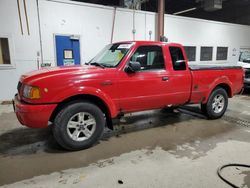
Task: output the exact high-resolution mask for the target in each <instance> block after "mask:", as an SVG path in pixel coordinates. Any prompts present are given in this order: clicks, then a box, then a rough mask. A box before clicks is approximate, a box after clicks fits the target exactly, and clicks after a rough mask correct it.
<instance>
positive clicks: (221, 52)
mask: <svg viewBox="0 0 250 188" xmlns="http://www.w3.org/2000/svg"><path fill="white" fill-rule="evenodd" d="M227 53H228V47H217V54H216V60H227Z"/></svg>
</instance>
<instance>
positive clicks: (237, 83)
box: [15, 41, 243, 128]
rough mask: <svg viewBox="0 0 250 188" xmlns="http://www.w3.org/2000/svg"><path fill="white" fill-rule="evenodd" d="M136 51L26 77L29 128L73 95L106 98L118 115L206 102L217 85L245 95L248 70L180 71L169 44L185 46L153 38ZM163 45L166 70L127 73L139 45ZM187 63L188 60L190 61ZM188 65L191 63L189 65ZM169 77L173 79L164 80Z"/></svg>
mask: <svg viewBox="0 0 250 188" xmlns="http://www.w3.org/2000/svg"><path fill="white" fill-rule="evenodd" d="M128 43H133V46H132V47H131V49H130V51H129V52H128V53H127V54H126V56H125V57H124V58H123V59H122V61H121V63H120V64H119V65H118V66H117V67H115V68H101V67H96V66H91V65H83V66H70V67H55V68H50V69H43V70H38V71H33V72H31V73H27V74H25V75H23V76H22V77H21V79H20V82H21V85H22V86H21V88H20V91H19V93H18V97H16V98H15V101H16V102H15V106H16V114H17V117H18V119H19V121H20V122H21V123H22V124H24V125H26V126H28V127H39V128H40V127H47V126H48V121H49V120H50V117H51V115H52V113H53V112H54V110H55V109H56V107H57V106H58V105H59V104H61V103H62V102H63V101H65V100H67V99H69V98H70V97H73V96H78V95H87V96H94V97H96V98H98V99H100V100H101V101H102V102H103V103H104V104H105V106H106V107H107V109H108V110H109V113H110V117H111V118H115V117H117V115H118V114H119V113H120V112H123V113H127V112H135V111H142V110H149V109H157V108H162V107H165V106H167V105H173V106H178V105H183V104H187V103H205V102H206V101H207V99H208V97H209V94H210V93H211V92H212V91H213V89H214V88H215V87H217V86H218V85H220V84H222V85H224V86H226V87H228V88H229V90H228V92H229V97H232V96H233V95H234V94H236V93H239V92H240V91H241V88H242V86H243V80H242V78H243V76H242V75H243V70H242V69H238V68H237V69H225V70H190V69H189V68H187V69H186V70H183V71H175V70H174V69H173V66H172V60H171V55H170V51H169V47H170V46H171V47H173V46H174V47H179V48H181V49H182V52H183V54H184V58H185V60H186V55H185V52H184V49H183V47H182V45H180V44H175V43H162V42H152V41H132V42H128ZM145 45H158V46H161V47H162V49H163V56H164V61H165V69H164V70H157V71H147V72H143V71H139V72H136V73H132V74H128V73H126V72H125V71H124V70H125V67H126V66H127V63H128V62H129V59H130V57H131V56H132V55H133V53H134V52H135V50H136V49H137V48H138V47H139V46H145ZM186 62H187V61H186ZM187 67H188V66H187ZM163 77H168V78H169V80H168V81H163V80H162V78H163ZM23 85H32V86H38V87H39V88H40V90H41V98H40V99H27V98H24V97H23V95H22V88H23Z"/></svg>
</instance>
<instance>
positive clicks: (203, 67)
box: [188, 65, 242, 71]
mask: <svg viewBox="0 0 250 188" xmlns="http://www.w3.org/2000/svg"><path fill="white" fill-rule="evenodd" d="M188 66H189V69H190V70H192V71H196V70H225V69H242V67H241V66H237V65H188Z"/></svg>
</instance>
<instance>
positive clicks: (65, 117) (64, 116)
mask: <svg viewBox="0 0 250 188" xmlns="http://www.w3.org/2000/svg"><path fill="white" fill-rule="evenodd" d="M79 112H87V113H89V114H91V115H92V116H93V117H94V118H95V121H96V129H95V132H94V133H93V135H92V136H91V137H90V138H89V139H87V140H84V141H74V140H72V139H71V138H70V136H69V135H68V133H67V124H68V121H69V120H70V118H71V117H72V116H73V115H75V114H77V113H79ZM104 126H105V118H104V114H103V112H102V111H101V110H100V109H99V108H98V107H97V106H96V105H94V104H92V103H89V102H76V103H73V104H70V105H67V106H66V107H64V108H63V109H62V110H61V111H60V112H59V113H58V114H57V116H56V118H55V121H54V125H53V134H54V137H55V139H56V141H57V142H58V143H59V144H60V145H61V146H62V147H64V148H65V149H68V150H80V149H86V148H89V147H90V146H92V145H93V144H94V143H96V142H97V141H98V140H99V138H100V137H101V136H102V134H103V130H104Z"/></svg>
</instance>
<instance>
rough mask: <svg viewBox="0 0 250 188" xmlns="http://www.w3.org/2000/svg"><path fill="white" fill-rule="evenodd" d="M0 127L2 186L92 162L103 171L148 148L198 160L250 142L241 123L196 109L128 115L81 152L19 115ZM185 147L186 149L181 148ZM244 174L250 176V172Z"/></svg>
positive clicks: (7, 117) (1, 119)
mask: <svg viewBox="0 0 250 188" xmlns="http://www.w3.org/2000/svg"><path fill="white" fill-rule="evenodd" d="M0 122H1V124H5V125H7V124H9V125H10V127H9V128H5V127H4V128H2V129H1V131H2V132H1V134H0V141H1V142H0V169H1V170H0V185H4V184H9V183H13V182H16V181H20V180H23V179H28V178H32V177H34V176H38V175H42V174H49V173H52V172H55V171H62V170H65V169H70V168H79V167H84V166H88V165H89V164H92V163H94V164H96V165H97V166H100V167H102V165H104V164H103V163H102V162H98V161H99V160H102V159H109V158H112V157H115V156H120V155H121V154H123V153H128V152H131V151H136V150H140V149H143V148H144V149H147V150H148V152H150V151H151V150H153V149H154V148H156V147H161V148H162V149H163V150H165V151H169V152H170V153H172V154H173V155H174V156H175V157H176V158H183V157H185V158H189V159H191V160H195V159H199V158H200V157H204V156H206V155H207V153H208V152H209V151H210V150H213V149H214V148H215V147H216V145H217V144H218V143H221V142H226V141H228V140H234V141H239V142H247V143H249V142H250V136H249V134H250V133H249V132H248V131H242V128H241V127H239V126H236V124H235V122H230V121H227V120H224V119H219V120H207V119H206V117H205V116H203V115H202V114H201V113H200V110H199V108H197V107H196V106H191V107H190V106H189V107H184V108H180V109H178V110H175V111H173V112H170V111H167V110H153V111H146V112H140V113H133V114H128V115H126V116H125V117H124V118H122V119H121V120H114V124H115V130H114V131H110V130H106V131H105V134H104V135H103V138H102V139H101V140H100V141H99V142H98V143H97V144H96V145H95V146H93V147H91V148H89V149H87V150H82V151H77V152H68V151H65V150H63V149H62V148H61V147H60V146H58V145H57V144H56V142H55V141H54V139H53V137H52V135H51V130H50V129H49V128H48V129H29V128H25V127H20V125H18V122H17V121H16V118H15V116H14V113H13V112H8V113H5V112H3V113H2V114H1V115H0ZM205 140H209V142H204V141H205ZM187 143H188V144H187ZM180 145H181V146H182V147H184V148H185V149H184V150H183V149H178V147H180ZM191 148H192V149H191ZM193 148H194V149H193ZM244 173H246V174H248V176H249V171H246V172H244ZM246 181H249V179H247V180H246Z"/></svg>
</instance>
